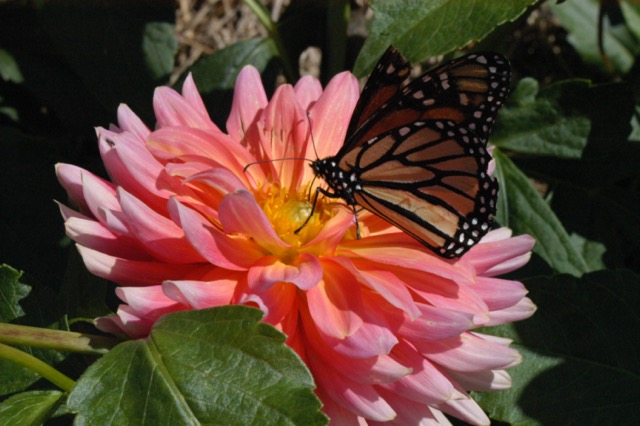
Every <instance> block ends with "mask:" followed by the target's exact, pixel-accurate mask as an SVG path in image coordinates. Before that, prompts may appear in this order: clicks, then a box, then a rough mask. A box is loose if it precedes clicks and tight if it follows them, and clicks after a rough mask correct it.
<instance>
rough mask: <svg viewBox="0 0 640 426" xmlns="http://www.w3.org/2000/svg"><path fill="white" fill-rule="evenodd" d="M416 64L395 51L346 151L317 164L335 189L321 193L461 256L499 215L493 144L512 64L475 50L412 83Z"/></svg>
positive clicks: (367, 92) (377, 76)
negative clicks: (492, 169)
mask: <svg viewBox="0 0 640 426" xmlns="http://www.w3.org/2000/svg"><path fill="white" fill-rule="evenodd" d="M409 70H410V68H409V64H408V63H407V61H405V60H404V58H402V56H401V55H400V54H399V53H398V52H397V51H396V50H395V49H394V48H392V47H391V48H389V49H388V50H387V52H386V53H385V54H384V55H383V57H382V58H381V59H380V61H379V63H378V65H377V66H376V68H375V69H374V71H373V72H372V74H371V77H370V78H369V80H368V82H367V84H366V86H365V88H364V90H363V92H362V95H361V97H360V100H359V101H358V104H357V105H356V108H355V110H354V113H353V116H352V118H351V122H350V124H349V128H348V130H347V136H346V139H345V143H344V145H343V147H342V148H341V149H340V151H339V152H338V153H337V154H336V155H335V156H332V157H328V158H325V159H319V160H316V161H314V162H313V163H312V165H311V167H312V169H313V171H314V172H315V174H316V175H317V176H319V177H321V178H323V179H324V180H325V182H326V183H327V186H328V188H329V190H326V189H322V188H320V189H319V190H318V191H319V192H321V193H323V194H325V195H328V196H330V197H336V198H342V199H344V200H345V202H346V203H347V204H348V205H349V206H351V207H352V208H353V210H354V213H355V211H356V206H360V207H363V208H365V209H367V210H369V211H370V212H372V213H374V214H376V215H378V216H380V217H382V218H383V219H385V220H387V221H388V222H390V223H391V224H393V225H395V226H397V227H398V228H400V229H402V230H404V231H405V232H406V233H407V234H409V235H411V236H412V237H414V238H415V239H416V240H418V241H419V242H421V243H422V244H424V245H425V246H426V247H428V248H429V249H431V250H432V251H434V252H435V253H436V254H438V255H439V256H442V257H445V258H456V257H460V256H462V255H463V254H464V253H465V252H466V251H468V250H469V249H470V248H471V247H472V246H473V245H474V244H476V243H477V242H478V241H479V240H480V238H482V236H484V235H485V234H486V233H487V232H488V230H489V229H490V228H491V225H492V221H493V216H494V214H495V211H496V198H497V193H498V184H497V182H496V180H495V179H494V178H493V177H492V176H490V174H489V171H488V167H489V162H490V161H491V155H490V154H489V152H488V150H487V140H488V137H489V133H490V131H491V125H492V124H493V121H494V119H495V116H496V114H497V111H498V109H499V108H500V106H501V105H502V103H503V102H504V100H505V98H506V96H507V93H508V87H509V74H510V71H509V66H508V63H507V61H506V59H505V58H503V57H502V56H501V55H498V54H494V53H480V54H471V55H467V56H465V57H462V58H459V59H457V60H454V61H451V62H448V63H446V64H444V65H441V66H440V67H438V68H436V69H435V70H432V71H430V72H427V73H426V74H424V75H422V76H421V77H419V78H417V79H416V80H414V81H412V82H411V83H408V84H406V85H405V84H404V81H405V80H406V77H407V76H408V75H409ZM314 205H315V202H314ZM356 225H357V216H356Z"/></svg>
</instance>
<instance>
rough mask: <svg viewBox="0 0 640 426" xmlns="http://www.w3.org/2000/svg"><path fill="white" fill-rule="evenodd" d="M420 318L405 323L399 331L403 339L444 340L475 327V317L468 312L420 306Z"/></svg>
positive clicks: (421, 304)
mask: <svg viewBox="0 0 640 426" xmlns="http://www.w3.org/2000/svg"><path fill="white" fill-rule="evenodd" d="M418 308H419V310H420V316H419V317H418V318H416V319H415V320H413V321H410V320H407V321H405V322H404V323H403V324H402V325H401V327H400V328H399V330H398V333H400V334H401V335H402V336H403V337H405V338H407V339H408V340H410V341H414V340H442V339H449V338H452V337H455V336H459V335H460V334H461V333H462V332H464V331H467V330H469V329H470V328H473V327H474V324H473V315H472V314H470V313H466V312H458V311H452V310H449V309H443V308H436V307H433V306H429V305H426V304H423V303H420V304H418Z"/></svg>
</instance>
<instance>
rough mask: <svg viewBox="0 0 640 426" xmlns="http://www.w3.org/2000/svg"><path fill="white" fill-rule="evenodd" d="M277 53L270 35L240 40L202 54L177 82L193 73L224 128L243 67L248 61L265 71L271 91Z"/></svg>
mask: <svg viewBox="0 0 640 426" xmlns="http://www.w3.org/2000/svg"><path fill="white" fill-rule="evenodd" d="M276 55H277V51H276V48H275V45H274V44H273V42H272V41H271V40H269V39H257V38H256V39H250V40H245V41H240V42H238V43H235V44H232V45H231V46H228V47H226V48H224V49H221V50H218V51H216V52H214V53H212V54H211V55H207V56H204V57H202V58H201V59H200V60H198V61H197V62H196V63H195V64H193V66H192V67H191V68H190V69H189V70H188V71H187V72H185V73H184V74H183V75H182V78H181V79H180V80H179V81H178V83H176V86H181V85H182V82H183V81H184V78H185V77H186V76H187V74H188V73H191V74H192V75H193V79H194V81H195V83H196V85H197V86H198V90H199V91H200V94H201V95H202V99H203V101H204V103H205V104H206V105H207V110H208V111H209V114H210V116H211V119H212V120H213V121H214V122H215V123H216V124H217V125H218V126H220V127H222V128H224V124H225V123H226V120H227V116H228V115H229V111H230V110H231V101H232V100H233V88H234V85H235V82H236V78H237V77H238V73H239V72H240V70H242V68H243V67H245V66H246V65H253V66H254V67H256V68H257V69H258V71H260V73H262V74H263V82H264V84H265V87H266V88H267V92H269V87H270V86H271V87H272V86H273V84H274V81H275V74H274V73H273V71H274V70H273V65H274V63H275V62H277V61H276V58H277V57H276ZM265 77H266V78H265ZM265 80H266V81H265Z"/></svg>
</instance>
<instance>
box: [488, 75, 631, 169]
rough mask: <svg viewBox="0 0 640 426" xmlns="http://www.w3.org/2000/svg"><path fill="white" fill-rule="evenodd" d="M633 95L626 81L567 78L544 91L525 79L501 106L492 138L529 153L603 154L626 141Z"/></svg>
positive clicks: (559, 155) (567, 156)
mask: <svg viewBox="0 0 640 426" xmlns="http://www.w3.org/2000/svg"><path fill="white" fill-rule="evenodd" d="M632 113H633V97H632V95H631V93H630V88H629V87H628V86H627V85H626V84H602V85H592V84H591V83H590V82H588V81H586V80H565V81H562V82H559V83H556V84H553V85H551V86H549V87H546V88H545V89H543V90H541V91H540V92H539V93H538V83H537V81H536V80H533V79H531V78H524V79H522V80H521V81H520V82H519V83H518V85H517V86H516V89H515V90H514V91H513V93H512V94H511V96H510V97H509V102H508V104H507V105H506V106H505V107H504V108H502V109H501V110H500V114H499V118H498V120H497V122H496V127H495V130H494V132H493V134H492V136H491V142H492V143H493V144H494V145H496V146H499V147H501V148H506V149H509V150H512V151H517V152H520V153H524V154H532V155H538V156H552V157H556V158H565V159H578V158H583V157H591V158H598V159H602V158H603V156H605V155H607V156H608V155H609V154H610V153H611V152H615V151H616V150H618V149H619V148H620V146H621V145H622V144H624V143H625V141H626V139H627V136H628V135H629V132H630V130H631V127H630V124H629V123H630V120H631V117H632Z"/></svg>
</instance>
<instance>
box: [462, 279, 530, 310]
mask: <svg viewBox="0 0 640 426" xmlns="http://www.w3.org/2000/svg"><path fill="white" fill-rule="evenodd" d="M472 288H473V291H475V292H476V293H477V294H478V295H479V296H480V297H481V298H482V300H484V302H485V303H486V304H487V306H488V307H489V309H490V310H492V311H497V310H500V309H506V308H508V307H510V306H513V305H515V304H516V303H518V302H519V301H520V300H521V299H522V298H523V297H524V296H525V295H526V294H527V289H526V288H525V287H524V285H523V284H522V283H521V282H519V281H512V280H503V279H499V278H490V277H478V278H477V279H476V284H475V285H474V286H472Z"/></svg>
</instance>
